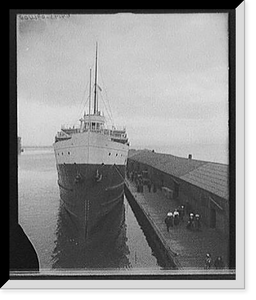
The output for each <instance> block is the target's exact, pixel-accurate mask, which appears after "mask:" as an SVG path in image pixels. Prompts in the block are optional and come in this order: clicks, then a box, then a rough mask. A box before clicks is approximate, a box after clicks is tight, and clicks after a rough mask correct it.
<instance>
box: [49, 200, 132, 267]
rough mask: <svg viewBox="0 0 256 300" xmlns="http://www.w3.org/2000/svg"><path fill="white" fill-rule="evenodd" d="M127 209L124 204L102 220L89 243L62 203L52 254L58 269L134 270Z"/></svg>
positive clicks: (119, 204)
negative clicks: (131, 261)
mask: <svg viewBox="0 0 256 300" xmlns="http://www.w3.org/2000/svg"><path fill="white" fill-rule="evenodd" d="M126 226H127V225H126V223H125V207H124V203H123V201H120V202H119V203H118V204H117V205H116V206H115V207H114V208H113V209H112V210H111V212H109V213H108V214H107V215H105V216H104V218H102V219H101V220H100V222H99V224H98V226H97V228H95V230H94V232H93V233H92V234H91V235H90V237H89V238H87V239H86V240H85V237H84V236H81V235H80V233H79V230H77V227H76V224H75V223H74V222H73V220H72V216H71V215H70V214H69V213H68V212H67V211H66V209H65V206H64V204H63V202H62V201H60V206H59V211H58V220H57V227H56V232H55V235H56V240H55V241H54V243H55V247H54V251H53V254H52V268H54V269H120V268H122V269H124V268H131V263H130V262H129V257H128V256H129V254H130V253H129V248H128V246H127V237H126Z"/></svg>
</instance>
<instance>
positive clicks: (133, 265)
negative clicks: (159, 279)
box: [18, 148, 161, 274]
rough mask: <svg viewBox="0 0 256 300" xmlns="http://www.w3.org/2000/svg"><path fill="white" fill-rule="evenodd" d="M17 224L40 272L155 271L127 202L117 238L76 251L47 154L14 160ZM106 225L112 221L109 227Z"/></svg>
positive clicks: (30, 152) (35, 152)
mask: <svg viewBox="0 0 256 300" xmlns="http://www.w3.org/2000/svg"><path fill="white" fill-rule="evenodd" d="M18 201H19V223H20V225H21V226H22V228H23V230H24V231H25V233H26V234H27V236H28V238H29V239H30V240H31V242H32V244H33V246H34V247H35V250H36V252H37V255H38V258H39V263H40V270H41V271H42V272H44V271H46V272H48V273H50V272H52V271H56V270H66V269H69V270H70V269H71V270H81V269H82V270H86V269H88V270H92V269H104V270H115V271H116V272H117V274H118V271H124V270H128V271H129V270H133V271H134V270H151V271H152V270H161V266H159V260H158V259H157V258H156V256H155V254H154V252H153V251H152V249H151V248H150V246H149V245H148V243H147V239H146V237H145V235H144V233H143V230H142V229H141V227H140V226H139V224H138V222H137V220H136V218H135V216H134V214H133V212H132V210H131V208H130V206H129V204H128V202H127V200H126V199H124V222H123V226H122V227H121V228H120V234H119V236H118V238H116V239H115V240H112V241H111V242H110V243H108V242H109V241H100V242H101V244H100V245H99V247H98V248H97V249H94V250H93V251H88V250H87V251H86V249H84V248H83V247H82V246H81V243H80V241H79V238H78V237H77V234H76V228H75V227H74V226H73V223H72V220H71V219H70V217H69V216H68V214H67V212H66V211H65V208H64V207H63V205H62V201H61V200H60V197H59V188H58V185H57V171H56V166H55V157H54V152H53V149H52V148H27V149H25V151H24V152H23V153H22V154H21V155H19V157H18ZM111 222H112V221H111Z"/></svg>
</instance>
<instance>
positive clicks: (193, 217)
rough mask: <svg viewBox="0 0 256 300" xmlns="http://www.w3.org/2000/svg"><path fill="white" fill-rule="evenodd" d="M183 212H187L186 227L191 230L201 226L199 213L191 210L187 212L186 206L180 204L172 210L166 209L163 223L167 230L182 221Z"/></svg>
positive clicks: (196, 229)
mask: <svg viewBox="0 0 256 300" xmlns="http://www.w3.org/2000/svg"><path fill="white" fill-rule="evenodd" d="M185 214H188V222H187V225H186V228H187V229H188V230H192V231H199V230H200V228H201V217H200V215H199V214H198V213H195V214H194V213H193V212H190V213H188V212H187V210H186V206H185V205H183V204H182V205H180V206H179V207H178V208H176V209H175V210H174V211H171V210H170V211H168V213H167V215H166V217H165V224H166V228H167V231H168V232H169V229H170V228H171V227H174V226H177V225H179V224H180V223H183V222H184V216H185Z"/></svg>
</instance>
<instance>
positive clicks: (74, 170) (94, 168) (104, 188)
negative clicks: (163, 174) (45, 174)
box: [57, 164, 125, 246]
mask: <svg viewBox="0 0 256 300" xmlns="http://www.w3.org/2000/svg"><path fill="white" fill-rule="evenodd" d="M57 170H58V184H59V188H60V197H61V199H62V200H63V203H64V206H65V208H66V210H67V212H68V213H69V214H70V219H71V220H72V222H73V223H74V224H73V225H74V227H75V228H76V230H77V232H78V233H79V235H80V236H81V237H82V238H84V239H85V241H88V243H94V244H95V241H100V240H101V238H100V236H101V235H102V234H106V232H105V233H104V229H106V225H107V224H106V223H105V221H104V220H106V219H107V216H108V215H109V214H111V213H112V212H113V211H115V214H116V222H115V223H116V226H115V227H111V230H112V231H113V232H112V234H113V235H115V232H114V231H115V230H114V228H116V230H117V231H118V230H119V229H120V226H119V225H120V224H118V223H119V221H118V220H119V219H120V222H121V220H123V218H122V217H121V216H122V214H123V211H122V210H123V197H124V176H125V166H124V165H119V166H116V165H102V164H101V165H96V164H94V165H92V164H59V165H57ZM119 208H120V209H119ZM94 246H95V245H94Z"/></svg>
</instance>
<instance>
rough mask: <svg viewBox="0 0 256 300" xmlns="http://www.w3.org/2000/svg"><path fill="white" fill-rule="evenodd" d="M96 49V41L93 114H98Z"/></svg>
mask: <svg viewBox="0 0 256 300" xmlns="http://www.w3.org/2000/svg"><path fill="white" fill-rule="evenodd" d="M97 50H98V43H97V42H96V60H95V82H94V115H96V114H98V101H97V76H98V74H97V71H98V70H97V68H98V62H97Z"/></svg>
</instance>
